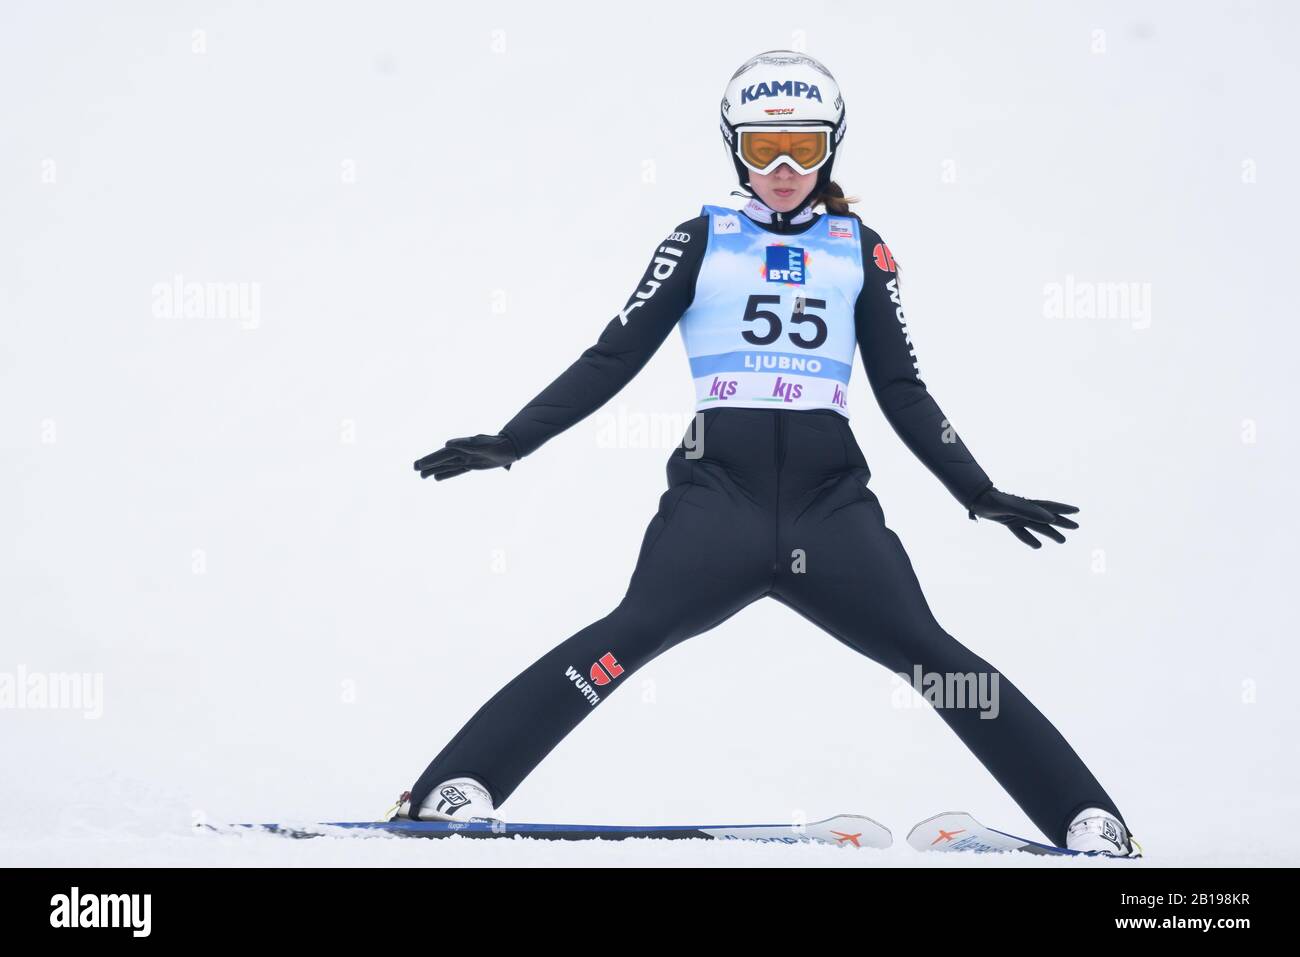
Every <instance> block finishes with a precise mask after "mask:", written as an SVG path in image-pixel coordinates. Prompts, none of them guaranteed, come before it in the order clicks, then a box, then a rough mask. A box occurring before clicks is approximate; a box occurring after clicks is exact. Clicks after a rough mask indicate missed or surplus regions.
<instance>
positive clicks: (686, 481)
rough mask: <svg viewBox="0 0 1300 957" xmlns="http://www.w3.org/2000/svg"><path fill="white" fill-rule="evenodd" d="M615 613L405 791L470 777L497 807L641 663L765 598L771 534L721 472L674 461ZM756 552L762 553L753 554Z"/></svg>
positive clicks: (416, 797)
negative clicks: (490, 797) (479, 783)
mask: <svg viewBox="0 0 1300 957" xmlns="http://www.w3.org/2000/svg"><path fill="white" fill-rule="evenodd" d="M668 474H669V482H670V484H669V488H668V490H667V491H666V492H664V494H663V495H662V496H661V497H660V500H659V510H658V511H657V513H656V514H655V516H654V517H653V518H652V519H651V521H650V524H649V526H648V527H647V529H646V532H645V536H644V538H643V540H642V544H641V550H640V554H639V556H638V558H637V564H636V569H635V571H634V572H633V574H632V578H631V581H630V583H629V585H628V589H627V594H626V595H625V596H624V597H623V600H622V601H621V602H620V603H619V605H618V607H617V608H615V609H614V610H613V611H612V612H610V613H609V614H608V615H606V616H605V617H604V618H602V619H600V620H599V621H596V622H593V623H592V624H590V625H588V626H587V627H586V628H583V629H582V630H581V631H579V632H578V633H577V634H575V635H573V636H572V637H571V638H569V639H568V640H566V641H564V642H562V643H561V644H560V645H558V646H556V647H555V648H553V649H552V650H551V651H548V652H547V653H546V654H544V655H543V656H542V657H541V658H539V659H538V660H537V661H536V662H534V663H533V664H532V665H530V666H529V667H528V668H526V669H525V670H524V671H523V672H521V673H520V674H519V675H518V676H516V677H515V678H514V680H512V681H511V682H510V683H509V684H507V685H506V686H505V687H503V688H502V689H501V690H500V691H498V692H497V693H496V694H495V695H494V696H493V697H492V698H491V700H489V701H488V702H487V703H486V704H485V705H483V707H481V708H480V709H479V710H478V712H477V713H476V714H475V715H474V716H473V717H472V718H471V719H470V720H469V722H468V723H467V724H466V725H465V726H464V727H463V728H461V730H460V732H459V733H458V734H457V735H456V736H455V737H454V738H452V740H451V741H450V743H448V744H447V746H446V747H445V748H443V750H442V752H441V753H440V754H438V756H437V757H435V758H434V759H433V761H432V763H430V764H429V766H428V768H426V769H425V771H424V773H423V774H422V775H421V776H420V779H419V780H418V781H417V782H416V783H415V785H414V786H413V787H412V789H411V806H412V807H413V808H418V807H419V806H420V803H421V802H422V801H423V800H424V798H425V797H426V796H427V795H428V794H429V793H430V792H431V791H432V790H433V789H434V788H435V787H437V786H438V785H439V784H441V783H442V782H443V781H446V780H447V779H449V778H453V777H460V776H466V777H472V778H476V779H477V780H478V781H480V782H481V783H482V784H483V785H484V786H485V787H486V788H487V789H488V791H489V792H490V793H491V795H492V798H493V802H494V804H495V805H496V806H497V807H498V808H499V807H501V805H502V804H503V803H504V802H505V800H506V799H507V798H508V797H509V796H510V795H511V793H512V792H513V791H514V790H515V788H516V787H518V786H519V784H520V782H521V781H523V779H524V778H525V777H526V776H527V775H528V774H529V773H531V772H532V770H533V769H534V768H535V767H536V766H537V765H538V764H539V763H541V761H542V759H543V758H545V757H546V755H547V754H549V753H550V752H551V750H552V749H553V748H555V747H556V745H558V744H559V743H560V742H561V741H562V740H563V739H564V737H565V736H566V735H567V734H568V733H569V732H570V731H572V730H573V729H574V728H575V727H577V725H578V723H579V722H580V721H582V719H583V718H585V717H586V716H587V715H589V714H591V712H592V711H593V710H595V708H596V707H597V706H598V705H599V704H600V702H602V701H604V700H605V699H606V698H607V697H608V696H609V695H610V694H611V693H612V692H614V691H615V690H617V689H618V688H620V687H622V686H623V685H624V684H625V683H626V682H627V681H628V679H629V678H630V677H631V675H632V674H633V673H634V672H635V671H636V670H637V669H639V668H640V667H641V666H642V665H644V664H646V663H647V662H649V661H650V660H651V659H653V658H654V657H656V656H657V655H659V654H661V653H662V652H664V651H666V650H668V649H669V648H671V647H672V646H674V645H676V644H678V643H679V642H681V641H684V640H685V639H687V638H690V637H692V636H694V635H698V634H700V633H701V632H704V631H707V630H709V629H710V628H712V627H713V626H714V625H716V624H718V623H720V622H721V621H723V620H725V619H727V618H729V617H730V616H731V615H733V614H735V613H736V612H737V611H739V610H740V609H741V608H743V607H745V606H746V605H748V604H749V603H750V602H752V601H754V600H755V599H756V598H759V597H761V596H762V595H763V593H764V592H765V591H766V588H767V585H768V582H769V580H770V577H771V576H770V564H769V562H768V555H769V554H770V549H771V538H770V531H767V530H766V529H767V528H768V526H767V524H766V523H764V522H762V521H761V520H760V518H759V517H758V515H757V509H756V505H755V503H754V502H752V501H751V500H750V499H749V498H748V497H747V496H746V494H745V492H744V490H743V489H741V488H739V487H738V486H737V485H736V483H735V482H734V481H733V480H732V478H731V477H730V476H729V475H728V474H727V473H726V472H725V471H723V470H721V469H719V468H716V467H714V466H711V465H709V464H706V463H702V462H699V461H695V460H690V459H687V458H685V457H684V456H682V455H681V454H675V455H674V457H672V458H670V460H669V466H668ZM760 552H761V554H760Z"/></svg>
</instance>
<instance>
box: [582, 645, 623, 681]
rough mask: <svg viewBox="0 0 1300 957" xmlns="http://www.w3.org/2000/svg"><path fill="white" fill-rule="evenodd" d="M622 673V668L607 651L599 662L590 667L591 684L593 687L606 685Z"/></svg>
mask: <svg viewBox="0 0 1300 957" xmlns="http://www.w3.org/2000/svg"><path fill="white" fill-rule="evenodd" d="M622 673H623V666H622V665H620V664H619V663H618V659H617V658H615V657H614V652H612V651H607V652H605V653H604V654H603V655H601V656H600V660H599V661H597V662H596V663H595V664H593V665H592V666H591V671H590V674H591V683H592V684H594V685H602V686H603V685H607V684H609V683H610V682H611V681H613V680H614V679H615V678H617V677H618V676H619V675H621V674H622Z"/></svg>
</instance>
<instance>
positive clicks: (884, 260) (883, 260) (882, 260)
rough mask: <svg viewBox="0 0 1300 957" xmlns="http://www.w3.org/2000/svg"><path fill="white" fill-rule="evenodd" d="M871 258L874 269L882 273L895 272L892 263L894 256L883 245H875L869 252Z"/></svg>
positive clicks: (895, 268)
mask: <svg viewBox="0 0 1300 957" xmlns="http://www.w3.org/2000/svg"><path fill="white" fill-rule="evenodd" d="M871 258H872V259H874V260H875V262H876V268H878V269H880V270H881V271H883V272H895V271H897V269H898V266H897V265H896V264H895V263H894V254H893V253H891V252H890V251H889V247H888V246H886V245H885V244H884V243H876V248H875V249H873V250H871Z"/></svg>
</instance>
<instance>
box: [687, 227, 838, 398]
mask: <svg viewBox="0 0 1300 957" xmlns="http://www.w3.org/2000/svg"><path fill="white" fill-rule="evenodd" d="M704 213H707V214H708V216H709V235H708V247H707V249H706V251H705V254H704V260H703V262H701V264H700V273H699V278H698V279H697V280H696V283H695V299H694V301H693V302H692V303H691V306H690V308H688V309H687V310H686V312H685V314H683V316H682V318H681V319H680V320H679V323H678V324H679V325H680V326H681V331H682V341H683V343H684V344H685V346H686V355H687V358H688V359H689V360H690V363H691V375H692V377H693V378H694V379H695V396H696V403H695V409H696V411H697V412H698V411H703V410H704V409H709V408H714V407H717V406H726V405H733V406H740V407H743V408H751V409H754V408H786V409H833V410H835V411H836V412H839V413H840V414H841V415H843V416H845V417H846V418H847V417H848V399H847V396H846V393H847V391H848V384H849V373H850V372H851V371H852V368H853V349H854V345H855V344H856V341H857V340H856V334H855V331H854V325H853V313H854V306H855V304H856V303H857V299H858V293H859V292H861V290H862V241H861V239H860V238H859V236H858V221H857V220H856V219H854V218H853V217H852V216H831V215H824V216H822V217H821V219H819V220H818V221H817V223H816V224H814V225H813V227H812V228H811V229H809V230H807V231H806V232H803V233H800V234H799V235H797V236H793V235H791V236H785V235H781V234H778V233H772V232H768V231H767V230H765V229H763V228H762V227H761V226H759V225H758V224H756V223H754V222H753V221H752V220H751V219H750V218H749V217H748V216H746V215H745V214H744V213H742V212H740V211H738V210H734V209H726V208H724V207H721V206H705V207H704V208H703V210H702V211H701V214H704Z"/></svg>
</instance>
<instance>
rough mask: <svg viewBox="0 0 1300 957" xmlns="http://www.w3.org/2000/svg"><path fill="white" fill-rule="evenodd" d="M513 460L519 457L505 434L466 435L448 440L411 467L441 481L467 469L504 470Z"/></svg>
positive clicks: (422, 475) (422, 474) (426, 476)
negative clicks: (501, 468)
mask: <svg viewBox="0 0 1300 957" xmlns="http://www.w3.org/2000/svg"><path fill="white" fill-rule="evenodd" d="M517 461H519V456H518V455H516V454H515V446H514V443H513V442H511V441H510V439H509V438H508V437H507V436H504V435H499V434H498V435H470V436H466V437H465V438H461V439H449V440H448V441H447V444H446V445H445V446H443V447H442V448H440V449H439V450H438V451H436V452H432V453H430V454H429V455H426V456H425V457H424V458H422V459H417V460H416V463H415V470H416V471H417V472H419V473H420V478H422V479H424V478H428V477H429V476H430V475H432V476H433V477H434V479H436V480H437V481H439V482H441V481H442V480H443V479H449V478H452V477H454V476H457V475H460V474H461V473H462V472H468V471H469V470H470V469H494V468H497V467H498V466H504V467H505V468H507V469H508V468H510V463H511V462H517Z"/></svg>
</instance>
